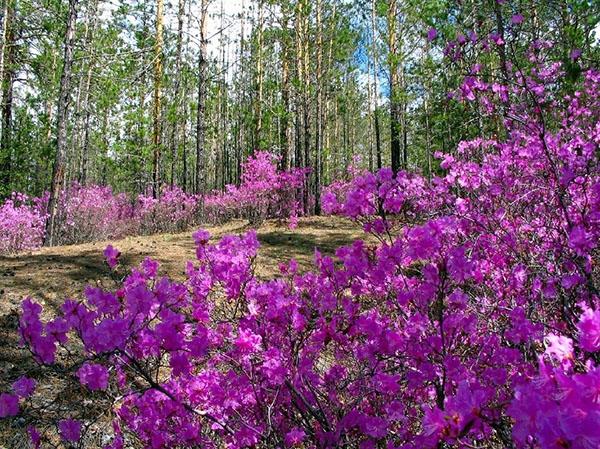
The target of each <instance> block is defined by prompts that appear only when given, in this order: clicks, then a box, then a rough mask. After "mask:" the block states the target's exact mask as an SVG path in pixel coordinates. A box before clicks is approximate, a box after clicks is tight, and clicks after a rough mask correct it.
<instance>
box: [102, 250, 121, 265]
mask: <svg viewBox="0 0 600 449" xmlns="http://www.w3.org/2000/svg"><path fill="white" fill-rule="evenodd" d="M120 255H121V251H119V250H118V249H116V248H113V246H112V245H108V246H107V247H106V249H105V250H104V257H105V258H106V263H107V264H108V266H109V267H110V269H111V270H114V268H115V267H116V266H117V264H118V263H119V260H118V259H119V256H120Z"/></svg>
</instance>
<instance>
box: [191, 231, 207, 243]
mask: <svg viewBox="0 0 600 449" xmlns="http://www.w3.org/2000/svg"><path fill="white" fill-rule="evenodd" d="M192 237H193V238H194V242H195V243H196V245H206V244H207V243H208V241H209V240H210V232H208V231H207V230H206V229H199V230H197V231H196V232H194V234H192Z"/></svg>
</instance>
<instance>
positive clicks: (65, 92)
mask: <svg viewBox="0 0 600 449" xmlns="http://www.w3.org/2000/svg"><path fill="white" fill-rule="evenodd" d="M78 4H79V0H69V15H68V18H67V27H66V30H65V38H64V57H63V69H62V74H61V77H60V87H59V93H58V113H57V123H56V136H57V138H56V158H55V160H54V168H53V170H52V184H51V186H50V200H49V203H48V220H47V222H46V235H45V239H44V245H45V246H52V245H53V244H54V243H55V241H56V230H57V229H56V227H57V222H56V218H57V215H58V201H59V196H60V188H61V186H62V181H63V178H64V175H65V163H66V153H67V117H68V112H69V95H70V90H71V75H72V73H71V71H72V68H73V43H74V40H75V23H76V21H77V6H78Z"/></svg>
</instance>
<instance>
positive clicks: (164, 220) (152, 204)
mask: <svg viewBox="0 0 600 449" xmlns="http://www.w3.org/2000/svg"><path fill="white" fill-rule="evenodd" d="M197 213H198V198H197V196H196V195H189V194H187V193H185V192H184V191H183V190H182V189H181V188H179V187H177V186H173V187H169V188H167V189H165V190H163V191H162V192H161V195H160V197H159V198H158V199H156V198H153V197H152V196H151V195H139V196H138V203H137V207H136V209H135V212H134V220H135V221H136V223H138V225H139V232H141V233H146V234H151V233H157V232H174V231H181V230H184V229H187V228H188V227H189V226H190V225H191V224H192V223H194V221H195V220H196V219H197Z"/></svg>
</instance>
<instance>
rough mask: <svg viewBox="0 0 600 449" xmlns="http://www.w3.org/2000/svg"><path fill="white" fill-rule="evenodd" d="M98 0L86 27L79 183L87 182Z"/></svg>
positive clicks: (93, 5) (94, 3)
mask: <svg viewBox="0 0 600 449" xmlns="http://www.w3.org/2000/svg"><path fill="white" fill-rule="evenodd" d="M97 13H98V0H94V1H93V2H92V9H91V11H90V26H89V29H88V33H89V34H88V35H87V36H86V49H87V52H88V54H89V55H90V60H89V62H88V67H87V73H86V79H85V94H84V99H83V107H84V108H85V117H84V125H83V126H84V128H83V146H82V148H81V167H80V170H79V182H80V183H81V184H86V183H87V173H88V165H89V152H90V118H91V108H90V89H91V86H92V71H93V69H94V66H95V62H96V60H95V55H94V50H93V48H91V44H92V40H93V36H94V32H95V30H96V22H97V18H98V14H97Z"/></svg>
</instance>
